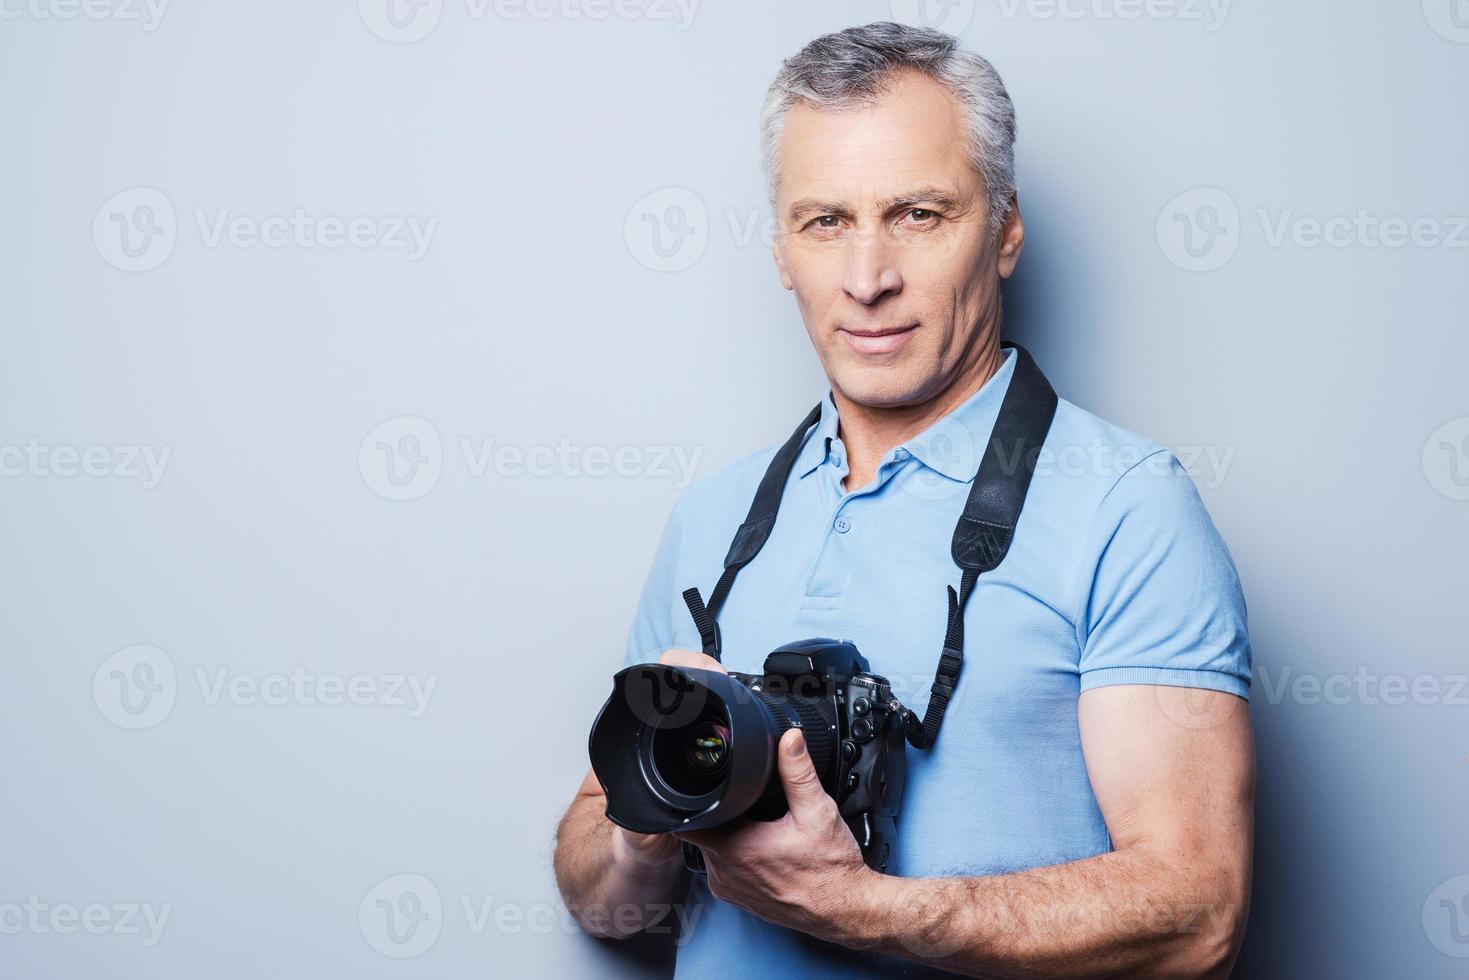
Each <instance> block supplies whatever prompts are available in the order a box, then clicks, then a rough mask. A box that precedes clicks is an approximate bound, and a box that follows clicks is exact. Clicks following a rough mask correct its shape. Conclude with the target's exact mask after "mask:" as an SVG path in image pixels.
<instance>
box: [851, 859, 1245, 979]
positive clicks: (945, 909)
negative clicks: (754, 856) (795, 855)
mask: <svg viewBox="0 0 1469 980" xmlns="http://www.w3.org/2000/svg"><path fill="white" fill-rule="evenodd" d="M1188 866H1189V865H1188V864H1187V863H1186V862H1183V861H1182V860H1174V859H1170V858H1169V857H1167V856H1166V855H1163V854H1155V853H1152V852H1149V851H1148V850H1146V849H1131V850H1125V851H1113V852H1110V853H1107V854H1102V855H1098V856H1097V857H1093V858H1088V859H1086V860H1083V861H1075V862H1071V863H1068V864H1061V865H1055V866H1052V867H1046V868H1035V869H1031V870H1027V871H1023V872H1017V873H1014V874H1006V875H996V876H993V877H978V878H897V877H892V876H889V875H876V874H874V875H872V876H871V877H870V878H866V879H864V880H865V882H866V884H865V885H864V887H861V888H857V889H853V890H852V891H851V892H850V893H849V894H850V896H851V902H850V905H849V906H848V907H847V908H846V909H845V910H843V911H841V912H839V913H838V914H837V915H835V916H833V917H832V920H831V931H830V934H829V935H827V936H826V937H824V938H829V939H834V940H836V941H838V942H841V943H843V944H845V945H848V946H852V947H854V948H860V949H872V950H875V951H879V952H883V953H887V954H890V955H893V956H899V957H902V958H904V959H909V960H913V961H915V962H920V963H927V964H930V965H933V966H936V967H938V968H940V969H945V970H950V971H954V972H959V973H965V974H968V975H971V976H976V977H992V978H1001V977H1002V978H1029V977H1065V978H1079V977H1107V976H1150V977H1169V976H1174V977H1224V976H1227V975H1228V973H1229V968H1230V966H1231V964H1232V963H1233V961H1234V957H1235V953H1236V950H1237V948H1238V945H1239V940H1240V937H1241V936H1242V935H1243V930H1244V922H1245V916H1246V911H1247V905H1248V900H1249V883H1248V881H1241V880H1237V879H1238V878H1239V875H1238V874H1232V873H1230V872H1227V871H1222V870H1221V871H1219V872H1217V873H1196V872H1192V871H1190V872H1182V871H1180V868H1182V867H1188ZM1193 867H1198V865H1197V864H1194V865H1193Z"/></svg>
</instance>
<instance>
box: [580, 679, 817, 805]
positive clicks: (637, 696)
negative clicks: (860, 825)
mask: <svg viewBox="0 0 1469 980" xmlns="http://www.w3.org/2000/svg"><path fill="white" fill-rule="evenodd" d="M612 682H613V692H612V696H611V697H610V698H608V699H607V703H606V704H604V705H603V706H602V712H601V714H599V715H598V716H597V721H596V722H595V723H594V724H593V725H592V732H591V737H590V739H589V743H588V748H589V749H590V754H591V760H592V768H593V769H594V770H595V771H596V773H597V779H598V781H599V782H600V783H601V784H602V788H603V790H604V791H605V792H606V794H607V816H608V818H609V819H611V820H612V821H613V822H615V823H617V824H618V825H619V826H622V827H626V828H627V829H628V830H635V831H637V832H638V833H643V834H654V833H664V832H667V831H670V830H676V829H680V828H685V829H690V830H698V829H702V828H705V827H717V826H719V825H720V824H724V823H728V822H729V821H731V820H734V819H737V818H739V817H746V816H747V817H749V818H750V819H754V820H774V819H777V818H779V817H780V815H781V814H782V813H784V812H785V809H786V801H785V793H784V791H783V788H782V786H781V782H780V774H779V771H778V770H779V767H778V765H777V756H776V745H777V743H778V742H779V741H780V737H781V734H782V733H783V732H784V731H785V730H786V729H788V728H801V729H803V730H804V731H805V733H806V748H807V751H808V752H810V754H811V760H812V762H813V763H814V764H815V766H816V770H817V772H818V774H820V775H821V778H822V781H823V783H822V784H823V785H824V786H826V785H828V783H829V782H831V781H833V780H834V779H835V768H836V764H837V760H836V742H835V734H834V733H835V729H836V710H835V701H834V699H833V697H832V696H831V695H830V694H822V693H821V692H820V691H816V692H813V694H811V695H806V696H801V695H798V694H795V693H791V692H787V691H783V690H770V689H768V688H767V689H765V690H761V691H755V690H753V689H752V688H753V687H754V685H753V684H748V685H747V683H746V680H745V679H744V676H743V675H736V676H731V675H729V674H725V673H722V672H719V671H707V670H700V669H698V668H689V667H675V666H673V665H671V664H638V665H635V666H632V667H627V668H625V669H624V670H622V671H620V672H619V673H618V674H617V675H616V676H615V677H613V679H612ZM824 708H829V709H830V710H824Z"/></svg>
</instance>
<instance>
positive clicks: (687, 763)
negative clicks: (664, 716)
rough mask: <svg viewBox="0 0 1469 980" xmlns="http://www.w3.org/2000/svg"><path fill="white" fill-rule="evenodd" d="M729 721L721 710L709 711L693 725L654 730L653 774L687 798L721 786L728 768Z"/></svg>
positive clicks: (698, 795) (701, 794) (695, 720)
mask: <svg viewBox="0 0 1469 980" xmlns="http://www.w3.org/2000/svg"><path fill="white" fill-rule="evenodd" d="M729 752H730V736H729V724H728V722H727V720H726V719H725V717H724V716H723V714H722V713H720V712H717V711H706V712H705V713H704V714H701V715H700V716H699V717H698V718H696V719H694V721H693V722H692V723H691V724H688V725H679V726H676V727H667V728H655V729H653V731H652V753H651V754H652V763H653V766H652V768H653V774H654V775H655V776H656V777H657V779H658V780H659V781H660V782H662V783H663V785H665V786H667V787H668V788H669V789H671V790H673V791H674V792H675V793H678V794H680V795H682V796H686V797H700V796H703V795H704V794H706V793H709V792H711V791H712V790H715V789H717V788H719V786H720V784H721V783H722V782H723V781H724V778H725V774H726V773H727V772H728V770H729Z"/></svg>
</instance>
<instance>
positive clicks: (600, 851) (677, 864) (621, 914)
mask: <svg viewBox="0 0 1469 980" xmlns="http://www.w3.org/2000/svg"><path fill="white" fill-rule="evenodd" d="M604 805H605V803H604V801H603V799H602V797H600V796H589V795H578V796H577V798H576V800H575V801H574V802H573V803H572V804H571V807H570V808H569V809H567V811H566V816H565V817H563V818H562V820H561V825H560V827H559V828H558V829H557V831H556V855H555V867H556V883H557V885H558V886H559V887H560V889H561V896H562V899H563V900H564V901H565V902H566V907H567V908H568V910H570V911H571V913H572V915H573V916H574V917H575V918H576V921H577V922H578V923H579V924H580V925H581V927H582V929H583V930H585V931H586V932H588V933H590V934H591V935H594V936H598V937H604V938H613V939H621V938H624V937H627V936H630V935H633V934H634V933H637V932H641V931H642V930H643V929H645V928H647V927H648V926H650V925H653V924H654V923H655V922H658V921H660V920H662V919H663V918H665V917H666V916H668V915H669V914H670V913H671V912H672V911H673V903H674V902H675V901H677V899H678V893H679V891H680V889H681V887H682V884H683V882H682V875H683V858H682V855H681V853H680V852H679V849H678V846H677V843H678V842H677V841H676V840H674V839H673V838H671V837H670V838H666V839H662V840H655V839H651V838H650V839H647V840H646V841H643V842H642V843H641V846H640V845H639V844H638V843H634V841H632V840H630V839H629V837H628V835H626V834H624V833H622V832H621V831H620V830H619V829H618V828H617V827H616V826H615V825H614V824H613V823H612V822H611V821H609V820H608V819H607V817H606V816H605V814H604V813H603V807H604Z"/></svg>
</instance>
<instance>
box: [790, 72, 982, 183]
mask: <svg viewBox="0 0 1469 980" xmlns="http://www.w3.org/2000/svg"><path fill="white" fill-rule="evenodd" d="M965 143H966V141H965V139H964V129H963V117H962V114H961V113H960V111H959V107H958V103H957V101H956V100H955V99H954V97H953V95H951V94H950V93H949V92H948V91H947V90H946V89H944V88H943V87H942V86H940V85H939V84H938V83H937V82H933V81H932V80H929V79H926V78H921V77H919V78H916V79H906V80H904V81H902V82H897V83H894V84H892V85H890V86H889V88H888V90H887V91H886V92H885V93H884V94H883V96H882V97H881V98H879V99H878V100H877V101H875V102H874V103H872V104H870V105H866V106H861V107H858V108H851V109H838V110H823V109H818V108H815V107H812V106H810V105H808V104H806V103H798V104H797V105H795V106H792V107H791V109H790V110H789V111H788V112H787V114H786V119H785V124H784V126H783V127H782V132H781V137H780V148H779V154H778V159H779V167H780V173H779V186H780V197H781V198H782V199H783V200H784V201H785V202H786V204H787V206H788V205H789V204H790V203H791V202H794V201H797V200H799V199H805V198H815V199H823V200H824V199H831V200H839V201H843V202H846V203H848V204H850V205H862V204H866V205H872V204H876V203H878V202H881V201H884V200H889V199H894V198H899V197H901V196H903V195H908V194H912V193H915V192H918V191H922V190H925V189H934V188H940V189H943V190H945V191H946V192H947V193H948V194H949V195H950V196H961V197H963V196H968V194H969V193H971V192H972V187H971V185H972V184H974V183H975V182H976V181H977V180H978V175H976V174H975V173H974V170H973V166H972V163H971V161H970V160H969V157H968V154H967V152H966V150H965Z"/></svg>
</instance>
